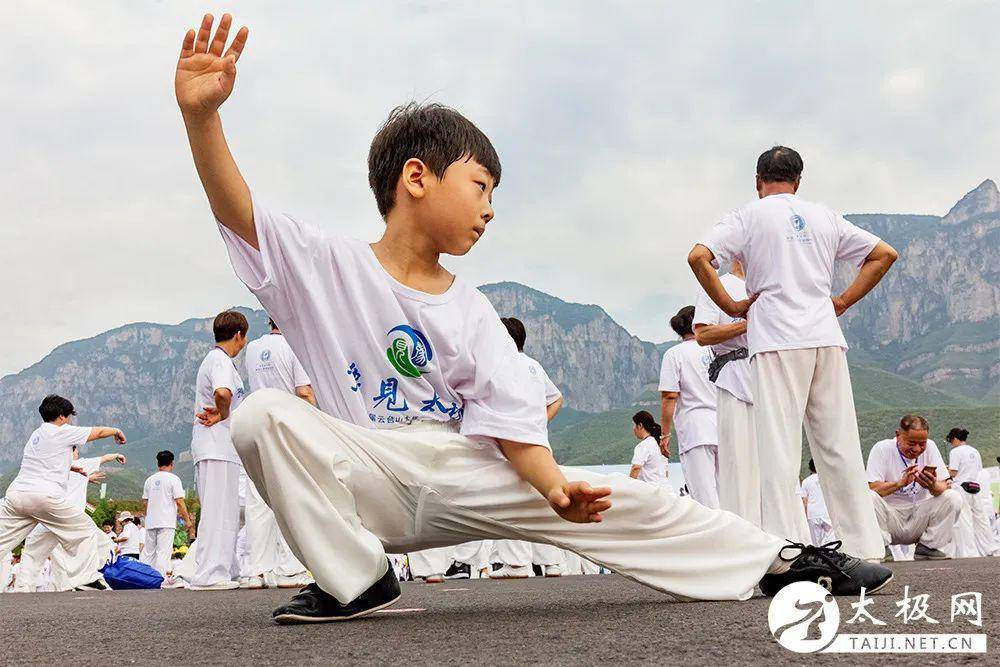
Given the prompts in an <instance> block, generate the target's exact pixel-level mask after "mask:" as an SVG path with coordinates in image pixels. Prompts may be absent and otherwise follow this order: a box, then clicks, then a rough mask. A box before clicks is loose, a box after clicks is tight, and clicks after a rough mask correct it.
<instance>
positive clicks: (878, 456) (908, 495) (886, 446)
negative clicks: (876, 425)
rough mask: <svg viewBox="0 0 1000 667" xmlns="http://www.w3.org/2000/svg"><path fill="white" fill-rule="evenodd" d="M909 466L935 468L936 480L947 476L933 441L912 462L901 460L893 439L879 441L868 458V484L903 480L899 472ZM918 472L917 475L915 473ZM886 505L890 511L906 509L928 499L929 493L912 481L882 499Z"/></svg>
mask: <svg viewBox="0 0 1000 667" xmlns="http://www.w3.org/2000/svg"><path fill="white" fill-rule="evenodd" d="M911 465H916V466H918V467H919V468H921V469H923V467H924V466H934V467H936V468H937V478H938V479H939V480H942V479H948V477H950V476H951V475H950V473H949V472H948V468H947V467H945V465H944V459H943V458H941V452H939V451H938V447H937V445H936V444H935V443H934V441H933V440H928V441H927V448H926V449H924V453H923V454H921V455H920V456H918V457H917V458H916V460H913V459H904V458H903V454H902V453H901V452H900V451H899V447H898V446H897V445H896V439H895V438H890V439H888V440H879V441H878V442H876V443H875V445H874V446H873V447H872V451H871V452H869V454H868V481H869V482H896V481H899V479H900V478H901V477H902V476H903V471H904V470H906V468H908V467H909V466H911ZM918 472H919V471H918ZM884 498H885V501H886V503H888V504H889V505H891V506H893V507H899V508H907V507H912V506H913V505H917V504H919V503H922V502H924V501H925V500H928V499H930V498H931V492H930V491H928V490H927V489H925V488H924V487H922V486H920V485H919V484H918V483H917V482H916V481H913V482H910V483H909V484H907V485H906V486H904V487H903V488H902V489H899V490H898V491H895V492H893V493H891V494H889V495H888V496H884Z"/></svg>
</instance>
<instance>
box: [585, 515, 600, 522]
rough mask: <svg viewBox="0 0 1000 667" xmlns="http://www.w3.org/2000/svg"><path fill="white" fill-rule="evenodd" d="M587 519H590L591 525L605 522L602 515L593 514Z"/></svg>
mask: <svg viewBox="0 0 1000 667" xmlns="http://www.w3.org/2000/svg"><path fill="white" fill-rule="evenodd" d="M587 518H588V519H590V521H591V523H600V522H601V521H604V517H602V516H601V515H600V514H591V515H590V516H588V517H587Z"/></svg>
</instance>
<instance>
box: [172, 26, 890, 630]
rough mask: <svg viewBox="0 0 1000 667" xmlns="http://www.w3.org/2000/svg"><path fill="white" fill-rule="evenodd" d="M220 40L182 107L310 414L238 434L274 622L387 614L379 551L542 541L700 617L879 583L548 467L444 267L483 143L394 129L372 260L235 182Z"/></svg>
mask: <svg viewBox="0 0 1000 667" xmlns="http://www.w3.org/2000/svg"><path fill="white" fill-rule="evenodd" d="M231 21H232V19H231V17H230V16H229V15H228V14H227V15H224V16H223V18H222V21H221V23H220V25H219V28H218V30H217V31H216V32H215V34H214V37H213V35H212V25H213V18H212V17H211V15H206V16H205V17H204V19H203V21H202V24H201V27H200V29H199V30H198V31H197V32H196V31H194V30H191V31H189V32H188V33H187V35H185V38H184V42H183V45H182V50H181V55H180V59H179V61H178V68H177V74H176V78H175V92H176V96H177V101H178V104H179V106H180V108H181V111H182V115H183V117H184V121H185V127H186V129H187V132H188V138H189V145H190V147H191V150H192V153H193V156H194V162H195V166H196V167H197V169H198V173H199V176H200V177H201V179H202V182H203V185H204V187H205V192H206V194H207V196H208V199H209V202H210V204H211V207H212V211H213V213H214V215H215V217H216V220H217V222H218V226H219V231H220V232H221V234H222V237H223V239H224V241H225V244H226V246H227V248H228V251H229V255H230V259H231V261H232V264H233V267H234V269H235V271H236V273H237V275H238V276H239V278H240V279H241V280H242V281H243V282H244V283H245V284H246V285H247V287H248V288H249V289H250V290H251V292H253V294H254V295H256V297H257V298H258V299H259V300H260V302H261V303H262V305H263V306H264V307H265V309H266V310H267V312H268V313H269V314H270V316H271V317H272V318H273V319H274V321H275V322H276V323H277V324H278V325H279V326H280V327H281V330H282V332H283V333H284V335H285V336H286V338H287V339H288V342H289V345H290V346H291V348H292V350H293V351H294V352H295V354H296V356H297V357H298V358H299V360H300V361H301V362H302V365H303V366H304V367H305V369H306V371H308V373H309V376H310V378H311V379H312V381H313V388H314V390H315V393H316V399H317V402H318V404H319V406H320V407H322V408H323V410H324V411H325V412H321V411H320V410H318V409H317V408H315V407H313V406H311V405H309V404H308V403H306V402H305V401H303V400H301V399H299V398H297V397H295V396H292V395H291V394H288V393H287V392H284V391H280V390H276V389H263V390H261V391H258V392H254V393H253V394H252V395H251V396H249V397H248V398H247V400H246V401H245V402H244V403H243V405H242V406H241V407H240V408H239V410H237V411H235V413H234V415H233V428H232V436H233V444H234V445H235V447H236V450H237V451H238V453H239V455H240V458H241V459H242V461H243V463H244V465H245V466H246V471H247V474H249V476H250V477H251V479H253V482H254V484H255V485H256V487H257V490H258V491H259V492H260V494H261V497H262V498H264V500H265V502H266V503H267V504H268V506H269V507H271V509H272V510H273V511H274V514H275V519H276V520H277V522H278V525H279V526H280V527H281V532H282V534H283V535H284V536H285V539H286V540H287V541H288V545H289V547H290V548H291V549H292V551H293V552H294V553H295V555H296V556H297V557H298V558H299V560H301V561H302V563H304V564H305V565H306V566H307V567H308V568H309V569H310V571H311V572H312V574H313V576H314V577H315V579H316V582H315V584H310V585H309V586H307V587H305V588H304V589H303V590H302V591H301V592H300V593H299V594H298V595H296V596H295V597H294V598H293V599H292V600H291V601H289V602H288V603H287V604H285V605H283V606H281V607H279V608H278V609H277V610H275V612H274V614H273V617H274V619H275V620H276V621H278V622H282V623H286V622H325V621H332V620H343V619H348V618H354V617H357V616H360V615H363V614H368V613H371V612H373V611H375V610H377V609H380V608H382V607H385V606H387V605H390V604H392V603H393V602H395V601H396V600H397V599H398V598H399V596H400V589H399V585H398V582H397V580H396V578H395V575H394V573H393V572H392V568H391V566H390V563H389V560H388V559H387V557H386V553H385V550H386V549H387V548H388V549H390V550H391V551H393V552H401V551H407V552H409V551H413V550H419V549H422V548H429V547H436V546H448V545H453V544H460V543H463V542H467V541H469V540H475V539H523V540H528V541H531V542H543V543H547V544H552V545H555V546H559V547H562V548H565V549H569V550H571V551H575V552H577V553H580V554H582V555H584V556H586V557H587V558H589V559H590V560H593V561H595V562H596V563H599V564H602V565H604V566H606V567H608V568H610V569H612V570H614V571H617V572H619V573H621V574H623V575H625V576H627V577H629V578H632V579H634V580H636V581H639V582H641V583H643V584H646V585H648V586H651V587H653V588H655V589H657V590H660V591H664V592H667V593H671V594H674V595H677V596H681V597H688V598H698V599H745V598H747V597H749V596H750V595H751V593H752V589H753V587H754V585H755V584H756V583H758V582H760V583H761V586H762V588H763V589H764V590H765V592H768V593H770V594H773V593H774V592H776V590H777V587H778V586H781V585H784V584H785V583H786V582H789V581H791V580H795V579H806V578H808V579H811V580H814V581H817V580H824V581H827V582H828V584H829V585H830V586H831V587H832V588H834V590H835V592H837V593H848V592H849V593H851V594H857V592H858V591H859V590H860V586H865V587H866V588H868V589H869V590H874V589H878V588H881V587H882V586H884V585H885V584H886V583H888V582H889V580H891V572H890V571H889V570H888V569H886V568H884V567H882V566H879V565H874V564H869V563H864V562H862V561H858V560H856V559H848V558H846V557H844V556H843V555H841V554H839V553H837V552H835V551H833V550H832V549H831V550H827V551H823V552H822V554H820V551H819V550H817V549H816V548H815V547H812V546H805V545H800V546H797V547H795V548H794V549H793V550H794V551H797V552H798V554H799V555H798V556H797V557H794V558H792V557H785V558H783V557H782V551H783V550H784V551H785V552H787V551H788V549H789V547H788V546H787V545H786V544H785V542H784V541H783V539H782V538H780V537H777V536H775V535H770V534H767V533H765V532H763V531H761V530H760V529H758V528H757V527H756V526H754V525H753V524H751V523H749V522H747V521H745V520H744V519H741V518H739V517H737V516H736V515H734V514H731V513H728V512H721V511H717V510H712V509H709V508H707V507H704V506H702V505H700V504H698V503H696V502H694V501H691V500H690V499H687V498H677V497H674V496H672V495H671V494H669V493H667V492H666V491H665V490H664V489H662V488H658V487H655V486H653V485H651V484H646V483H644V482H639V481H637V480H634V479H631V478H628V477H618V476H609V475H600V474H597V473H593V472H589V471H585V470H581V469H574V468H568V467H559V466H557V465H556V463H555V461H554V459H553V457H552V452H551V450H550V448H549V442H548V434H547V428H546V419H545V417H546V414H545V407H544V406H545V397H544V392H543V389H542V385H541V384H539V383H535V382H531V381H530V380H529V378H528V377H527V373H526V371H525V366H524V365H523V364H522V363H520V362H519V359H518V352H517V348H516V346H515V345H514V343H513V341H512V340H511V339H510V336H509V335H508V334H507V332H506V331H505V330H504V327H503V325H502V324H501V322H500V318H499V317H498V315H497V313H496V311H495V310H494V308H493V306H492V305H491V304H490V303H489V301H488V300H487V299H486V297H485V296H484V295H483V294H482V293H481V292H479V291H478V290H476V289H475V288H474V287H473V286H472V285H471V284H469V283H468V282H466V281H464V280H462V279H461V278H459V277H456V276H454V275H452V274H450V273H449V272H448V271H446V270H445V269H444V268H443V267H442V266H441V265H440V262H439V259H440V255H441V254H442V253H443V254H451V255H464V254H466V253H467V252H468V251H469V250H470V249H471V248H472V246H473V245H474V244H475V243H476V242H477V241H478V240H479V239H480V238H481V237H482V236H483V234H484V233H485V232H486V229H487V225H488V224H490V221H491V220H492V219H493V207H492V197H493V192H494V188H495V187H496V186H497V184H498V182H499V179H500V162H499V158H498V156H497V154H496V151H495V150H494V148H493V146H492V144H491V143H490V141H489V139H488V138H487V137H486V136H485V135H484V134H483V133H482V132H481V131H480V130H479V129H478V128H477V127H476V126H475V125H473V124H472V123H471V122H470V121H469V120H468V119H466V118H465V117H463V116H462V115H461V114H459V113H458V112H456V111H454V110H452V109H450V108H447V107H444V106H441V105H437V104H427V105H420V104H416V103H411V104H409V105H406V106H403V107H400V108H397V109H396V110H395V111H393V112H392V113H391V114H390V117H389V119H388V120H387V121H386V123H385V124H384V125H383V127H382V128H381V129H380V130H379V132H378V134H377V135H376V137H375V139H374V141H373V142H372V147H371V150H370V153H369V181H370V184H371V186H372V190H373V192H374V194H375V200H376V204H377V206H378V210H379V213H380V214H381V215H382V217H383V220H384V222H385V232H384V234H383V236H382V238H381V240H379V241H378V242H376V243H374V244H371V245H369V244H367V243H363V242H360V241H355V240H351V239H347V238H343V237H340V236H336V235H333V234H331V233H329V232H327V231H323V230H321V229H319V228H316V227H312V226H309V225H306V224H303V223H302V222H301V221H299V220H297V219H296V218H294V217H292V216H290V215H287V214H284V213H279V212H276V211H274V210H272V209H268V208H267V207H265V206H264V205H263V204H262V203H261V202H260V200H258V199H257V198H256V197H255V196H253V195H252V194H251V192H250V190H249V188H248V187H247V185H246V183H245V181H244V180H243V177H242V175H241V174H240V172H239V169H238V168H237V166H236V164H235V161H234V160H233V157H232V154H231V153H230V152H229V149H228V147H227V145H226V141H225V137H224V134H223V132H222V125H221V121H220V117H219V114H218V107H219V106H220V105H221V104H222V103H223V102H224V101H225V100H226V98H227V97H228V96H229V94H230V93H231V91H232V88H233V84H234V82H235V76H236V61H237V59H238V57H239V55H240V53H242V50H243V48H244V46H245V44H246V40H247V36H248V31H247V30H246V28H241V29H240V30H239V31H238V32H237V35H236V38H235V40H234V41H233V43H232V45H231V46H230V47H229V49H228V51H227V50H226V42H227V38H228V33H229V29H230V27H231ZM334 415H336V416H334ZM571 480H572V481H571ZM612 502H613V505H612ZM800 511H801V510H800ZM202 530H203V529H202ZM769 572H770V574H769Z"/></svg>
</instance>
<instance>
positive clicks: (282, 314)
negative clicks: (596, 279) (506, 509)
mask: <svg viewBox="0 0 1000 667" xmlns="http://www.w3.org/2000/svg"><path fill="white" fill-rule="evenodd" d="M253 216H254V224H255V226H256V231H257V242H258V245H259V246H260V250H259V251H258V250H255V249H254V248H253V247H251V246H250V245H248V244H247V243H245V242H244V241H243V240H242V239H240V238H239V237H238V236H237V235H236V234H234V233H232V232H231V231H229V230H228V229H226V228H225V227H223V226H221V225H220V231H221V233H222V237H223V239H224V240H225V242H226V245H227V248H228V250H229V257H230V259H231V260H232V263H233V267H234V269H235V270H236V274H237V275H238V276H239V278H240V279H241V280H242V281H243V282H244V283H245V284H246V285H247V287H248V288H249V289H250V291H251V292H253V293H254V295H256V296H257V298H258V299H259V300H260V302H261V304H262V305H263V306H264V308H265V309H266V310H267V312H268V314H269V315H270V316H271V317H272V318H273V319H274V321H275V322H276V323H277V324H278V326H279V327H280V328H281V331H282V333H283V334H284V335H285V338H287V340H288V344H289V345H290V346H291V348H292V350H293V351H294V352H295V356H297V357H298V358H299V361H301V362H302V365H303V367H304V368H305V369H306V371H307V372H308V373H309V377H310V378H312V381H313V391H314V393H315V395H316V400H317V402H318V403H319V406H320V408H322V409H323V410H324V411H326V412H328V413H329V414H331V415H333V416H335V417H339V418H340V419H344V420H346V421H349V422H353V423H355V424H358V425H362V426H368V427H371V428H397V427H399V426H403V425H406V424H410V423H413V422H415V421H424V420H427V421H436V422H445V423H453V424H455V425H456V426H457V427H458V428H459V429H460V432H461V433H462V434H463V435H466V436H481V437H489V438H505V439H508V440H513V441H516V442H523V443H527V444H536V445H543V446H546V447H547V446H548V432H547V425H546V415H545V404H544V401H542V400H540V399H539V398H537V397H535V396H534V395H533V392H530V393H532V395H528V392H525V391H524V388H525V387H526V386H529V385H528V377H527V375H528V374H527V370H526V368H525V364H523V363H520V362H519V361H518V352H517V348H516V347H515V345H514V341H513V340H512V339H511V337H510V334H508V333H507V329H506V328H505V327H504V326H503V323H501V322H500V317H499V316H498V315H497V313H496V310H494V308H493V306H492V305H491V304H490V302H489V301H488V300H487V299H486V297H485V296H484V295H483V294H482V293H481V292H479V291H478V290H476V289H475V288H474V287H473V286H472V285H470V284H468V283H466V282H465V281H464V280H462V279H461V278H458V277H456V278H455V280H454V282H453V283H452V285H451V287H450V288H449V289H448V290H446V291H445V292H444V293H442V294H427V293H424V292H420V291H418V290H415V289H412V288H410V287H407V286H406V285H403V284H402V283H400V282H399V281H397V280H396V279H394V278H393V277H392V276H390V275H389V273H388V272H387V271H386V270H385V269H384V268H383V267H382V265H381V264H380V263H379V261H378V259H376V257H375V254H374V252H373V251H372V249H371V247H370V246H369V245H368V244H366V243H363V242H361V241H356V240H352V239H346V238H342V237H338V236H335V235H332V234H328V233H326V232H325V231H322V230H320V229H317V228H315V227H311V226H309V225H305V224H303V223H301V222H299V221H298V220H295V219H294V218H292V217H290V216H288V215H285V214H275V213H271V212H269V211H267V210H266V209H264V208H262V207H261V205H260V203H259V202H258V201H257V200H256V199H255V200H254V208H253Z"/></svg>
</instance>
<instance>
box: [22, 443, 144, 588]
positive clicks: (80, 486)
mask: <svg viewBox="0 0 1000 667" xmlns="http://www.w3.org/2000/svg"><path fill="white" fill-rule="evenodd" d="M111 461H117V462H118V463H119V464H121V465H125V461H126V459H125V455H124V454H104V455H103V456H95V457H92V458H80V450H79V448H77V447H74V448H73V463H72V465H71V467H70V475H69V478H68V479H67V482H66V498H67V500H69V502H70V503H72V504H73V505H74V506H76V507H78V508H79V509H80V511H81V512H86V509H87V487H88V484H100V483H101V482H103V481H104V479H105V475H104V473H103V472H102V471H101V469H100V468H101V466H102V465H104V464H105V463H109V462H111ZM49 558H51V562H52V565H51V575H52V581H53V582H54V587H55V590H57V591H67V590H70V588H71V586H69V585H68V583H67V578H66V572H67V571H70V570H72V569H73V565H72V563H70V562H69V556H68V554H67V553H66V552H65V551H64V550H63V548H62V547H61V546H60V545H59V542H58V541H57V540H56V538H55V536H54V535H53V534H52V532H51V531H50V530H49V529H48V528H46V527H45V526H44V525H43V524H38V525H37V526H35V529H34V530H32V531H31V532H30V533H29V534H28V537H27V539H25V541H24V550H23V551H22V557H21V563H22V568H21V584H22V588H21V589H19V590H33V586H34V584H35V578H36V575H38V574H39V573H40V572H41V568H42V566H43V564H44V563H45V561H46V560H48V559H49ZM90 580H91V581H93V582H95V584H94V586H95V587H97V588H101V587H103V585H104V584H103V580H102V578H101V575H100V573H99V572H97V571H94V572H93V576H92V577H90Z"/></svg>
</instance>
